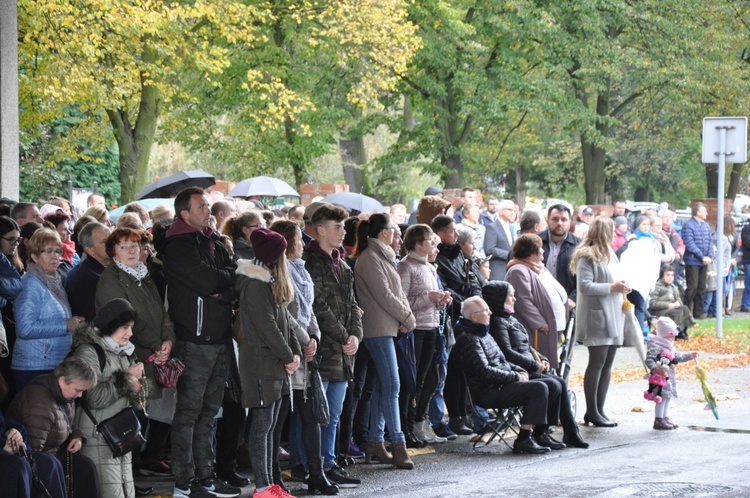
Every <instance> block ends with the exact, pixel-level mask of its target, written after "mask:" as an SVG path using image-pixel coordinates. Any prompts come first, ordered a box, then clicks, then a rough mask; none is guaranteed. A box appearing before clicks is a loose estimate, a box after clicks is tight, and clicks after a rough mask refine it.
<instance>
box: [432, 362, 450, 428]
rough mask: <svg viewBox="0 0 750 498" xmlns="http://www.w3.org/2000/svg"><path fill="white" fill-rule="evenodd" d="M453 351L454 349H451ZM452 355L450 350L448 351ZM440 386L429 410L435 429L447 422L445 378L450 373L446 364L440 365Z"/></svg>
mask: <svg viewBox="0 0 750 498" xmlns="http://www.w3.org/2000/svg"><path fill="white" fill-rule="evenodd" d="M451 349H452V348H451ZM448 354H449V355H450V349H449V350H448ZM437 370H438V385H437V388H436V389H435V394H434V395H433V396H432V400H430V408H429V410H428V414H429V418H430V424H432V426H433V427H438V426H440V424H442V423H443V421H444V420H445V398H444V397H443V389H444V388H445V376H446V374H447V373H448V365H447V364H446V363H438V365H437Z"/></svg>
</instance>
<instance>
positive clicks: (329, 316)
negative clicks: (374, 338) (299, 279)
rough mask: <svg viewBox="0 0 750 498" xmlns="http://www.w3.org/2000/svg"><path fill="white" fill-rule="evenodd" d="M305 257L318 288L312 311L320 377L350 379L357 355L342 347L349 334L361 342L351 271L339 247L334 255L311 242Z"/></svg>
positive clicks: (307, 266) (360, 326) (315, 242)
mask: <svg viewBox="0 0 750 498" xmlns="http://www.w3.org/2000/svg"><path fill="white" fill-rule="evenodd" d="M302 257H303V259H304V260H305V269H306V270H307V271H308V273H310V277H311V278H312V281H313V286H314V287H315V299H314V301H313V312H314V313H315V318H317V319H318V328H319V329H320V344H319V345H318V354H319V355H321V362H320V376H321V378H322V379H323V380H324V381H329V382H340V381H348V380H351V379H352V378H353V374H354V356H350V355H347V354H344V351H343V349H342V346H343V345H344V344H346V342H347V341H348V340H349V336H350V335H353V336H355V337H356V338H357V339H358V340H359V341H360V342H361V341H362V321H361V319H360V316H359V307H358V305H357V300H356V299H355V297H354V278H353V275H352V270H351V269H350V268H349V265H347V264H346V262H344V260H343V259H342V258H341V254H340V253H339V252H338V250H334V255H333V256H332V255H330V254H326V253H325V252H324V251H323V250H322V249H321V248H320V246H319V245H318V241H317V240H312V241H310V244H308V246H307V248H306V249H305V252H304V253H303V255H302Z"/></svg>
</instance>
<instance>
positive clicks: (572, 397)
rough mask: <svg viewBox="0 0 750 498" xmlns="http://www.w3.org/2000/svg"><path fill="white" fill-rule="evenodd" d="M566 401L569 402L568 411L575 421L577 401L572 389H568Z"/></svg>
mask: <svg viewBox="0 0 750 498" xmlns="http://www.w3.org/2000/svg"><path fill="white" fill-rule="evenodd" d="M568 399H569V400H570V411H571V413H572V414H573V418H574V419H575V417H576V413H577V411H578V401H577V400H576V392H575V391H574V390H572V389H568Z"/></svg>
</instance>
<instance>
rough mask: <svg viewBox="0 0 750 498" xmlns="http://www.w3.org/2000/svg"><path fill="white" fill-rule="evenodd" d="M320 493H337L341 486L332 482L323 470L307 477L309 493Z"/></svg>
mask: <svg viewBox="0 0 750 498" xmlns="http://www.w3.org/2000/svg"><path fill="white" fill-rule="evenodd" d="M318 493H320V494H321V495H337V494H338V493H339V487H338V486H336V485H335V484H333V483H331V481H329V480H328V478H327V477H326V475H325V474H323V473H322V472H321V473H320V474H317V475H312V474H310V475H309V476H308V477H307V494H309V495H315V494H318Z"/></svg>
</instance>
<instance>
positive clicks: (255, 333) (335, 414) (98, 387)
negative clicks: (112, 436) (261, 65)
mask: <svg viewBox="0 0 750 498" xmlns="http://www.w3.org/2000/svg"><path fill="white" fill-rule="evenodd" d="M3 201H5V200H3ZM88 204H89V206H88V208H87V210H86V211H85V212H84V213H82V214H81V215H80V216H78V215H77V214H76V213H75V211H74V210H73V209H72V208H71V206H70V204H69V203H68V202H67V201H66V200H65V199H61V198H57V197H54V198H50V199H49V200H48V202H47V203H46V204H44V205H42V206H41V208H39V207H37V206H36V205H35V204H32V203H21V202H18V203H14V202H10V201H8V202H7V203H5V204H3V205H0V306H1V307H2V314H3V322H2V323H3V327H2V329H0V350H1V351H0V352H2V355H1V356H2V357H0V374H1V375H2V376H1V377H0V416H1V415H2V414H5V417H3V418H0V429H1V431H0V432H2V433H1V434H0V475H2V478H3V482H4V483H5V482H12V483H13V486H14V487H13V488H12V489H13V490H14V494H12V495H11V496H29V493H30V479H31V474H30V468H29V464H28V461H27V460H25V459H22V458H21V457H20V456H18V455H19V454H20V453H21V449H24V448H25V449H28V450H29V452H30V453H31V455H32V457H33V458H34V459H35V460H36V461H37V464H38V466H39V468H44V469H45V472H44V476H45V477H44V478H45V480H46V484H47V486H48V488H49V490H50V493H51V494H52V496H55V497H64V496H66V495H70V494H71V493H72V494H75V495H77V496H91V497H96V496H106V497H132V496H147V495H149V493H150V492H151V491H152V490H151V489H148V488H139V487H138V486H135V484H134V482H135V481H134V475H143V476H174V480H175V486H174V496H175V497H188V496H189V497H193V498H194V497H208V496H222V497H232V496H239V494H240V493H241V488H243V487H245V486H248V485H249V484H250V482H249V480H248V479H247V478H245V477H243V476H242V475H240V474H239V473H238V472H237V470H238V465H239V462H240V461H246V460H250V462H251V464H252V469H253V476H254V486H255V491H254V495H253V496H256V497H261V498H264V497H274V498H278V497H288V496H292V495H291V492H290V490H289V488H288V486H287V485H286V483H285V482H284V480H283V478H282V472H281V465H280V459H281V457H282V455H285V456H287V457H288V458H289V461H290V462H289V463H290V466H291V475H292V478H293V479H296V480H300V481H302V487H303V489H306V490H307V491H308V492H309V493H311V494H315V493H320V494H325V495H334V494H337V493H338V492H339V490H340V489H341V488H351V487H356V486H359V485H360V484H361V482H360V480H359V479H357V478H356V477H355V476H353V475H350V474H349V472H347V470H346V467H347V466H348V465H350V464H351V463H352V461H353V460H354V459H361V458H364V459H365V462H367V463H378V464H383V465H391V466H393V467H395V468H398V469H413V468H414V462H413V461H412V460H411V458H410V456H409V452H408V448H419V447H423V446H425V445H431V444H440V443H444V442H446V441H448V440H454V439H456V438H457V437H458V436H459V435H472V434H475V433H476V434H477V436H476V437H481V435H482V434H484V433H486V432H488V431H490V430H491V429H492V427H491V426H488V420H489V419H488V418H486V417H485V418H482V417H476V416H473V414H474V411H475V410H476V411H477V412H479V413H482V412H483V411H486V410H492V409H503V408H509V407H521V418H520V428H519V432H518V436H517V438H516V440H515V442H514V444H513V452H514V453H531V454H542V453H546V452H549V451H557V450H562V449H564V448H566V447H576V448H587V447H588V446H589V445H588V443H587V442H586V441H584V440H583V437H582V435H581V433H580V431H579V425H578V423H577V422H576V420H575V413H573V411H572V408H571V403H570V399H569V396H568V386H567V381H566V379H565V377H564V376H562V375H560V373H559V367H560V365H559V361H560V354H559V348H560V346H561V345H562V344H564V343H566V341H569V338H568V337H566V334H567V331H568V330H569V329H570V324H571V323H574V324H575V332H576V337H577V339H578V341H580V342H581V343H582V344H583V345H584V346H585V347H587V348H588V351H589V363H588V365H587V366H586V370H585V377H584V394H585V398H586V412H585V414H584V415H583V421H584V423H586V424H591V425H593V426H594V427H614V426H616V425H617V422H616V421H615V420H613V419H611V418H610V417H609V416H608V415H607V413H606V410H605V402H606V398H607V392H608V388H609V383H610V376H611V371H612V365H613V362H614V358H615V355H616V353H617V350H618V348H619V347H621V346H622V345H623V341H624V331H623V327H624V314H623V302H624V301H629V302H630V303H632V305H633V306H634V308H635V315H636V317H637V320H638V323H639V325H640V327H641V329H642V331H643V338H644V340H646V341H648V342H649V346H648V348H649V360H648V362H649V366H650V368H652V371H653V373H654V375H657V374H663V376H665V377H666V376H667V374H668V372H669V369H670V368H672V369H673V365H674V363H676V362H678V361H686V359H687V358H688V357H694V355H695V354H694V353H693V354H692V355H691V354H689V353H677V352H675V351H676V350H675V349H674V341H673V339H674V337H678V338H682V339H688V329H689V328H690V327H691V326H692V325H694V324H695V320H697V319H701V318H704V317H706V316H707V315H711V314H714V315H715V314H716V313H722V312H724V313H731V310H732V306H733V305H732V294H733V292H732V289H733V286H732V284H733V275H734V274H735V273H734V271H735V269H736V260H735V259H734V258H735V257H736V249H737V248H736V246H737V245H738V244H737V240H735V239H736V236H735V230H736V227H735V226H734V222H733V221H732V219H731V217H728V218H727V219H726V220H725V222H724V226H723V228H724V233H725V235H724V237H725V240H724V242H725V243H724V244H723V245H722V247H723V248H724V251H725V257H724V266H723V268H721V269H719V270H720V271H719V270H717V269H716V268H715V266H713V267H712V265H713V263H714V254H715V252H716V245H717V244H716V240H715V236H714V235H713V234H712V232H711V229H710V227H709V224H708V223H707V222H706V216H707V212H706V207H705V206H704V205H702V204H700V203H698V204H696V205H695V206H693V210H692V218H691V219H690V221H688V222H686V223H685V224H684V225H682V226H680V225H679V223H677V221H676V218H675V211H674V209H672V208H671V207H670V206H668V205H666V204H664V205H660V206H659V208H658V209H657V210H656V211H655V212H649V211H646V212H644V213H640V214H639V215H638V216H637V217H630V218H629V217H628V213H627V209H626V208H627V206H626V204H625V203H624V202H622V201H617V202H616V203H615V204H614V206H612V210H611V211H612V212H611V213H610V212H607V213H599V216H596V213H595V212H594V209H592V208H591V207H589V206H581V207H580V208H579V209H577V210H573V209H572V207H570V206H568V205H566V204H555V205H553V206H550V207H549V208H548V209H547V210H546V212H540V211H538V210H534V209H527V210H525V211H523V212H521V213H519V209H518V207H517V205H516V204H515V203H514V202H513V201H512V200H509V199H498V198H496V197H493V196H490V197H488V198H486V199H481V193H480V192H479V191H477V190H475V189H471V188H465V189H463V190H462V192H461V197H460V199H459V200H458V203H457V205H454V204H453V203H451V202H449V201H448V200H447V199H445V198H444V197H443V193H442V192H441V191H440V189H438V188H436V187H430V188H429V189H427V191H426V192H425V196H424V197H422V198H421V199H420V200H419V202H418V207H417V209H416V210H415V211H414V212H413V213H411V216H407V210H406V208H405V206H403V205H399V204H397V205H394V206H391V207H390V208H389V209H386V210H385V211H384V212H376V213H355V214H354V215H353V214H352V213H350V212H347V211H346V210H345V209H343V208H341V207H338V206H335V205H332V204H327V203H325V202H313V203H312V204H310V205H308V206H306V207H303V206H294V207H291V208H289V209H285V210H283V211H276V212H273V211H269V210H266V209H265V208H264V206H263V204H262V202H260V200H257V199H249V200H233V199H215V198H212V197H211V196H209V195H208V194H207V193H206V192H204V191H203V190H202V189H200V188H196V187H190V188H187V189H184V190H182V191H181V192H180V193H179V194H178V195H177V196H176V198H175V199H174V208H173V209H171V208H167V207H164V206H160V207H158V208H155V209H153V210H152V211H151V212H147V211H146V210H145V209H143V208H142V207H141V206H140V205H138V204H137V203H133V204H130V205H128V206H127V207H126V209H125V213H124V214H123V215H121V216H120V217H119V219H117V223H116V225H114V224H113V223H112V222H111V220H110V218H109V212H108V211H107V209H106V203H105V199H104V198H103V196H101V195H97V194H92V195H91V196H90V197H89V200H88ZM407 219H408V220H409V221H408V222H407ZM746 236H747V239H748V243H750V229H748V230H747V234H746V233H745V229H743V231H742V238H743V239H744V238H745V237H746ZM747 265H748V266H750V260H748V262H747ZM745 274H746V275H747V274H748V272H745ZM712 278H713V279H714V281H715V279H716V278H725V279H727V280H726V282H727V284H728V285H726V286H725V287H724V288H725V293H724V296H718V297H717V296H716V295H715V294H716V292H715V284H714V290H713V294H712V288H711V279H712ZM747 289H748V287H747V286H746V293H745V295H743V299H742V309H743V310H745V309H750V295H748V291H747ZM657 319H658V320H659V325H658V326H656V325H655V323H656V322H655V321H656V320H657ZM654 327H655V328H654ZM652 328H653V330H654V331H652ZM569 347H572V344H569ZM665 350H667V351H672V353H671V354H672V360H673V361H672V363H670V364H669V365H667V366H664V364H663V363H659V362H658V361H657V360H658V359H659V358H660V357H661V356H664V351H665ZM171 358H177V359H179V360H180V361H181V362H182V364H183V365H184V366H185V369H184V371H183V372H182V374H181V376H180V377H179V380H178V381H177V383H176V386H171V385H163V384H162V383H161V382H162V381H161V380H160V378H159V376H157V374H156V369H157V368H158V367H160V366H163V365H165V364H166V363H167V362H168V361H169V360H170V359H171ZM673 377H674V375H672V378H673ZM668 387H670V388H669V389H665V388H663V387H662V388H661V389H660V393H661V394H660V396H659V399H660V400H661V401H659V403H660V405H659V409H658V410H657V419H656V420H655V422H654V428H655V429H659V430H669V429H673V428H675V427H677V425H676V424H674V423H672V422H671V421H670V420H669V418H668V416H667V414H666V413H667V411H666V410H667V406H668V400H669V398H671V397H673V396H675V395H676V389H675V386H674V384H673V383H672V384H670V385H669V386H668ZM650 390H651V389H650ZM649 399H650V398H649ZM664 400H666V401H667V403H666V404H664ZM131 406H132V407H133V408H134V409H135V411H136V413H137V415H138V418H139V420H140V422H141V426H142V428H143V432H144V434H145V435H146V440H147V442H146V443H145V445H143V447H142V448H140V449H137V450H135V451H133V452H132V453H126V454H124V455H121V456H117V457H115V456H114V454H113V452H112V450H111V449H110V447H109V446H108V445H107V443H106V441H104V440H103V439H102V437H101V435H100V433H99V432H98V431H97V428H96V422H95V420H103V419H107V418H109V417H111V416H113V415H115V414H117V413H118V412H120V411H121V410H123V408H126V407H131ZM220 412H221V416H220V417H218V418H217V415H218V414H219V413H220ZM490 423H491V422H490ZM558 425H560V426H561V427H562V437H557V436H555V435H554V432H553V430H551V428H554V427H556V426H558ZM73 476H75V478H73Z"/></svg>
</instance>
